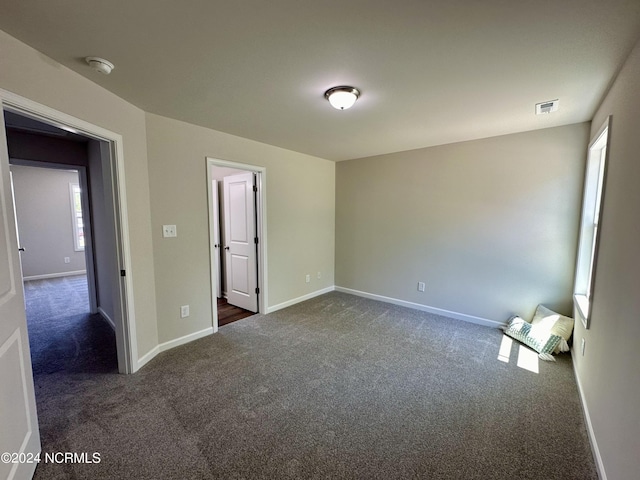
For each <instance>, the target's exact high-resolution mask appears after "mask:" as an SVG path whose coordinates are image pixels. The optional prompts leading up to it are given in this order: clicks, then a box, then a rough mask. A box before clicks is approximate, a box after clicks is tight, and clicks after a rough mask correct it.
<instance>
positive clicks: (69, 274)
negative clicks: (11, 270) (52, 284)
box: [22, 270, 87, 281]
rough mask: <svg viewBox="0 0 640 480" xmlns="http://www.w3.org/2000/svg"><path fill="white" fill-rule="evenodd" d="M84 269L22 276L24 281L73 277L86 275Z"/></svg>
mask: <svg viewBox="0 0 640 480" xmlns="http://www.w3.org/2000/svg"><path fill="white" fill-rule="evenodd" d="M86 274H87V271H86V270H76V271H73V272H61V273H45V274H43V275H31V276H29V277H22V279H23V280H24V281H29V280H44V279H46V278H58V277H75V276H76V275H86Z"/></svg>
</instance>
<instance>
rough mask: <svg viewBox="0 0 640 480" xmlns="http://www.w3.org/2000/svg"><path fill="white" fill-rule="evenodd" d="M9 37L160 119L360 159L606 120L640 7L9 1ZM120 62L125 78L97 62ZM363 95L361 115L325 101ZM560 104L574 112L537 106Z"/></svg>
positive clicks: (401, 1) (455, 0)
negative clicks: (606, 101)
mask: <svg viewBox="0 0 640 480" xmlns="http://www.w3.org/2000/svg"><path fill="white" fill-rule="evenodd" d="M0 12H1V13H0V29H2V30H4V31H6V32H7V33H9V34H10V35H12V36H14V37H16V38H18V39H20V40H22V41H23V42H25V43H27V44H29V45H31V46H33V47H34V48H36V49H37V50H39V51H41V52H43V53H45V54H46V55H48V56H50V57H52V58H53V59H55V60H57V61H58V62H60V63H62V64H63V65H66V66H68V67H69V68H71V69H73V70H75V71H77V72H78V73H80V74H81V75H84V76H86V77H87V78H90V79H91V80H92V81H94V82H96V83H98V84H99V85H102V86H103V87H104V88H106V89H108V90H111V91H112V92H114V93H115V94H117V95H119V96H120V97H122V98H124V99H126V100H128V101H129V102H131V103H133V104H135V105H137V106H139V107H140V108H142V109H144V110H145V111H148V112H153V113H157V114H160V115H164V116H167V117H171V118H175V119H179V120H183V121H186V122H190V123H194V124H197V125H202V126H205V127H210V128H213V129H215V130H219V131H222V132H227V133H231V134H234V135H239V136H241V137H246V138H251V139H253V140H258V141H261V142H265V143H268V144H272V145H277V146H280V147H284V148H287V149H290V150H295V151H298V152H304V153H308V154H311V155H316V156H319V157H323V158H327V159H331V160H345V159H352V158H359V157H366V156H372V155H378V154H384V153H390V152H396V151H402V150H410V149H415V148H421V147H426V146H432V145H439V144H444V143H451V142H458V141H464V140H471V139H475V138H484V137H489V136H495V135H501V134H507V133H513V132H521V131H527V130H534V129H538V128H546V127H552V126H558V125H566V124H571V123H576V122H582V121H586V120H590V119H591V117H592V115H593V113H594V111H595V108H596V107H597V106H598V103H599V102H600V100H601V99H602V97H603V95H604V93H605V91H606V89H607V87H608V85H609V83H610V82H611V80H612V78H613V77H614V75H615V74H616V72H617V70H618V69H619V68H620V65H621V64H622V62H623V61H624V59H625V58H626V56H627V55H628V53H629V52H630V50H631V48H632V47H633V45H634V44H635V42H636V41H637V40H638V37H640V1H639V0H483V1H479V0H396V1H395V2H391V1H390V0H342V1H340V2H338V1H335V0H322V1H319V0H314V1H311V0H270V1H266V0H237V1H229V0H227V1H221V0H182V1H178V0H174V1H169V0H135V1H131V0H110V1H87V0H65V1H64V2H52V1H51V0H30V1H18V0H13V1H9V0H0ZM90 55H95V56H102V57H105V58H107V59H108V60H110V61H111V62H113V63H115V65H116V68H115V70H114V71H113V72H112V73H111V75H109V76H104V75H101V74H99V73H96V72H94V71H93V70H91V69H90V68H89V67H88V66H87V65H86V64H85V63H84V61H83V58H84V57H86V56H90ZM336 85H351V86H354V87H357V88H359V89H360V90H361V92H362V96H361V98H360V99H359V100H358V102H357V103H356V105H355V106H354V107H353V108H352V109H350V110H347V111H338V110H334V109H333V108H331V106H330V105H329V103H328V102H327V101H326V100H325V99H324V97H323V94H324V92H325V90H327V89H328V88H330V87H333V86H336ZM556 98H558V99H560V110H559V111H558V112H555V113H552V114H549V115H543V116H535V115H534V104H535V103H537V102H542V101H545V100H553V99H556Z"/></svg>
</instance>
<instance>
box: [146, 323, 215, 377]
mask: <svg viewBox="0 0 640 480" xmlns="http://www.w3.org/2000/svg"><path fill="white" fill-rule="evenodd" d="M212 333H213V327H208V328H205V329H204V330H200V331H199V332H193V333H190V334H189V335H184V336H183V337H180V338H175V339H173V340H169V341H168V342H164V343H161V344H160V345H158V346H157V347H154V348H152V349H151V350H150V351H149V352H147V353H146V354H144V355H143V356H142V357H140V358H139V359H138V368H136V371H138V370H139V369H141V368H142V367H143V366H144V365H146V364H147V363H149V362H150V361H151V360H153V358H154V357H155V356H156V355H158V354H159V353H161V352H164V351H166V350H171V349H172V348H175V347H179V346H180V345H184V344H185V343H189V342H193V341H194V340H198V339H199V338H202V337H206V336H207V335H211V334H212Z"/></svg>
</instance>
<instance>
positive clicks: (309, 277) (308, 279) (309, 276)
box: [304, 273, 311, 283]
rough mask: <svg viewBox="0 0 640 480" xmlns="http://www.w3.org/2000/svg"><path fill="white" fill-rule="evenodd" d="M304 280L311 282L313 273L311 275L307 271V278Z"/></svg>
mask: <svg viewBox="0 0 640 480" xmlns="http://www.w3.org/2000/svg"><path fill="white" fill-rule="evenodd" d="M304 280H305V282H307V283H309V282H310V281H311V275H309V274H308V273H307V276H306V277H305V279H304Z"/></svg>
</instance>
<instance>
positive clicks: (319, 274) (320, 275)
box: [318, 272, 322, 280]
mask: <svg viewBox="0 0 640 480" xmlns="http://www.w3.org/2000/svg"><path fill="white" fill-rule="evenodd" d="M321 278H322V274H321V273H320V272H318V280H320V279H321Z"/></svg>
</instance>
